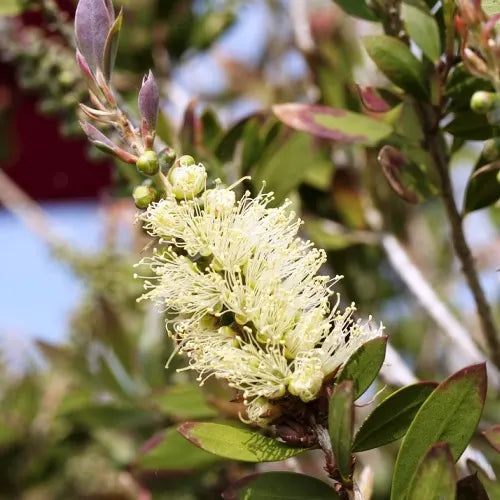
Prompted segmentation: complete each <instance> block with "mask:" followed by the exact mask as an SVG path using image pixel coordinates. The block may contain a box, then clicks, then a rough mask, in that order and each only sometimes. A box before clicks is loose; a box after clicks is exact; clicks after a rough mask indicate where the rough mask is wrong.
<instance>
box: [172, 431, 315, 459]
mask: <svg viewBox="0 0 500 500" xmlns="http://www.w3.org/2000/svg"><path fill="white" fill-rule="evenodd" d="M177 430H178V431H179V432H180V433H181V434H182V435H183V436H184V437H185V438H186V439H188V440H189V441H191V442H192V443H193V444H195V445H196V446H198V447H200V448H201V449H203V450H206V451H209V452H210V453H214V454H215V455H218V456H220V457H224V458H229V459H230V460H240V461H242V462H276V461H279V460H285V459H287V458H290V457H293V456H295V455H298V454H299V453H302V452H303V451H305V450H306V448H292V447H290V446H287V445H286V444H284V443H281V442H280V441H278V440H276V439H273V438H270V437H267V436H263V435H262V434H260V433H259V432H255V431H252V430H250V429H247V428H240V427H233V426H230V425H225V424H218V423H202V422H186V423H184V424H182V425H181V426H179V427H178V428H177Z"/></svg>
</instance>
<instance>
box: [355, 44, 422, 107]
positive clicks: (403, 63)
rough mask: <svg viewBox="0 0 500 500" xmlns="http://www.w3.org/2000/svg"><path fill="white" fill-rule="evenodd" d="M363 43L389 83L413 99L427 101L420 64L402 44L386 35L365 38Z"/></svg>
mask: <svg viewBox="0 0 500 500" xmlns="http://www.w3.org/2000/svg"><path fill="white" fill-rule="evenodd" d="M363 42H364V45H365V48H366V50H367V52H368V55H369V56H370V57H371V58H372V59H373V62H374V63H375V64H376V65H377V67H378V68H379V69H380V71H382V73H384V75H385V76H386V77H387V78H389V80H391V82H393V83H394V84H396V85H397V86H398V87H401V88H402V89H403V90H405V91H407V92H408V93H410V94H411V95H413V96H414V97H417V98H420V99H427V97H428V95H429V89H428V85H427V78H426V76H425V74H424V71H423V68H422V64H421V63H420V61H419V60H418V59H417V58H416V57H415V56H414V55H413V54H412V52H411V51H410V49H409V48H408V47H407V46H406V45H405V44H404V43H403V42H401V41H400V40H398V39H397V38H394V37H392V36H387V35H374V36H366V37H364V39H363Z"/></svg>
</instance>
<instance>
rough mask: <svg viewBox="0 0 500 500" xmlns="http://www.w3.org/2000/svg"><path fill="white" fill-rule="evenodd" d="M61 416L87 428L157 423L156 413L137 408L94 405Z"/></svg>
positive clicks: (72, 410) (124, 426) (137, 425)
mask: <svg viewBox="0 0 500 500" xmlns="http://www.w3.org/2000/svg"><path fill="white" fill-rule="evenodd" d="M61 416H63V417H65V418H67V419H69V420H71V421H73V422H76V423H77V424H79V425H83V426H86V427H117V428H130V427H143V426H144V427H145V426H149V425H152V424H154V423H155V421H156V420H157V418H156V417H155V415H154V413H152V412H151V411H148V410H142V409H140V408H136V407H135V406H118V405H113V404H93V405H91V404H90V405H86V406H82V407H81V408H72V409H69V410H68V411H63V412H61Z"/></svg>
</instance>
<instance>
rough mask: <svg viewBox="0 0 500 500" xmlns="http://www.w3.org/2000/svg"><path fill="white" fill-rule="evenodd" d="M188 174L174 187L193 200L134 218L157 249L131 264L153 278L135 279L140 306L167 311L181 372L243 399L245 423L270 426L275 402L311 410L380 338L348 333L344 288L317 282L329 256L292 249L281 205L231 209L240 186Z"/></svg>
mask: <svg viewBox="0 0 500 500" xmlns="http://www.w3.org/2000/svg"><path fill="white" fill-rule="evenodd" d="M191 167H193V168H194V167H195V168H196V169H197V172H198V173H197V174H195V170H194V169H193V168H191ZM185 168H191V170H190V171H189V172H187V171H186V172H184V173H182V175H180V174H181V173H180V172H179V176H180V177H179V179H181V178H182V179H181V180H182V182H185V185H186V186H188V188H189V189H187V188H186V190H187V191H189V192H190V193H195V192H196V191H198V189H199V188H200V186H201V183H202V181H203V188H201V189H200V190H199V191H198V192H197V195H193V196H192V197H190V196H189V197H188V196H184V197H183V198H182V199H177V198H176V196H177V194H176V193H174V192H173V193H172V194H170V195H169V196H167V197H166V198H165V199H162V200H160V201H159V202H157V203H152V204H151V205H150V206H149V207H148V209H147V210H146V211H145V212H144V213H142V214H141V215H140V216H139V219H140V221H141V223H142V224H143V226H144V228H145V229H146V230H147V231H148V232H149V234H150V235H151V236H153V237H155V238H157V239H158V241H159V244H160V245H161V247H160V248H159V249H156V250H155V251H154V253H153V256H152V257H149V258H146V259H143V260H142V261H141V262H140V263H139V264H140V265H144V264H145V265H147V266H149V269H150V271H151V273H150V274H151V275H152V276H151V275H150V276H146V277H143V278H144V279H145V289H146V293H145V294H144V295H143V296H142V297H141V299H149V300H152V301H154V302H155V303H156V304H157V305H158V306H159V307H160V308H161V309H162V310H165V311H168V313H169V319H168V321H167V330H168V331H169V333H170V335H171V336H172V337H173V338H174V339H175V341H176V344H177V351H178V352H180V353H183V354H185V355H186V356H187V358H188V366H187V367H186V368H184V369H186V370H187V369H189V370H194V371H196V372H197V373H198V379H199V380H200V383H201V384H203V382H204V381H205V380H206V378H208V377H210V376H215V377H216V378H218V379H221V380H225V381H226V382H227V383H228V385H229V386H231V387H233V388H234V389H236V390H237V391H239V392H240V393H241V394H242V396H243V398H244V401H245V404H246V405H247V411H246V417H245V416H243V417H242V419H247V420H250V421H252V422H253V423H254V424H256V425H259V426H266V425H268V424H269V423H271V421H272V420H273V419H274V418H276V416H277V415H279V413H280V411H279V402H280V401H282V400H283V401H284V400H286V401H289V400H290V398H291V399H292V400H294V398H295V399H296V400H297V401H298V402H302V403H309V402H311V401H314V400H315V399H317V398H318V397H319V395H320V391H321V389H322V386H323V384H324V382H325V380H326V379H327V378H328V377H329V376H330V375H331V374H332V373H333V372H334V371H335V370H337V369H338V368H340V367H341V366H342V365H343V364H344V363H345V362H346V361H347V360H348V359H349V357H350V356H351V354H352V353H353V352H354V351H355V350H356V349H358V347H360V346H361V345H362V344H363V343H365V342H367V341H368V340H370V339H372V338H374V337H376V336H378V335H380V334H381V331H382V327H381V326H380V327H378V328H373V327H372V326H371V325H370V320H368V321H366V322H359V321H358V322H355V321H354V320H353V319H352V315H353V313H354V311H355V308H354V305H351V307H349V308H347V309H346V310H345V311H342V312H341V311H339V297H338V295H335V294H334V292H333V286H334V285H335V283H336V282H337V281H338V280H339V279H340V278H341V277H340V276H336V277H335V278H333V279H332V278H329V277H328V276H321V275H319V274H318V272H319V270H320V268H321V266H322V265H323V264H324V263H325V262H326V255H325V252H324V251H323V250H319V249H317V248H315V247H314V245H313V244H312V243H311V242H309V241H304V240H302V239H301V238H299V236H298V232H299V229H300V225H301V221H300V220H299V219H298V218H297V217H296V215H295V214H294V213H293V212H292V211H291V210H290V202H289V201H286V202H285V203H284V204H282V205H281V206H278V207H273V206H271V203H272V202H273V193H264V192H263V191H260V192H259V193H258V194H257V195H255V196H251V194H250V193H249V192H248V191H247V192H245V193H244V194H243V196H242V197H241V198H240V199H239V200H237V197H236V194H235V192H234V187H235V186H236V184H235V185H233V186H230V187H223V186H222V184H221V183H220V181H218V182H217V183H216V187H215V188H214V189H209V190H206V189H205V187H204V186H205V179H206V172H205V170H204V168H203V166H202V165H201V164H198V165H195V164H194V161H193V162H190V164H189V165H186V166H185ZM200 168H203V171H201V170H200ZM191 174H193V175H194V177H190V176H191ZM195 177H196V179H195ZM173 180H176V177H175V176H171V182H172V181H173ZM243 180H245V179H241V180H240V181H238V183H237V184H239V183H240V182H242V181H243ZM179 182H180V181H179ZM192 186H194V187H192ZM187 191H186V192H187ZM271 410H273V411H271Z"/></svg>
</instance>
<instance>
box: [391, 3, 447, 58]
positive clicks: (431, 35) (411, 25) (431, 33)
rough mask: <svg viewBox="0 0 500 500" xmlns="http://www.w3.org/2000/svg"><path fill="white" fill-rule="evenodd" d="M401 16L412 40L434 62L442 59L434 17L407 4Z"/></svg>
mask: <svg viewBox="0 0 500 500" xmlns="http://www.w3.org/2000/svg"><path fill="white" fill-rule="evenodd" d="M401 14H402V16H403V21H404V24H405V27H406V31H407V32H408V34H409V35H410V37H411V39H412V40H413V41H414V42H415V43H416V44H417V45H418V46H419V47H420V48H421V49H422V52H423V53H424V54H425V55H426V56H427V57H428V58H429V59H430V60H431V61H432V62H436V61H438V60H439V58H440V57H441V38H440V36H439V27H438V24H437V22H436V20H435V19H434V17H433V16H432V15H431V14H430V13H429V12H428V11H426V10H423V9H421V8H419V7H416V6H415V5H409V4H407V3H404V4H403V5H402V8H401Z"/></svg>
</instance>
